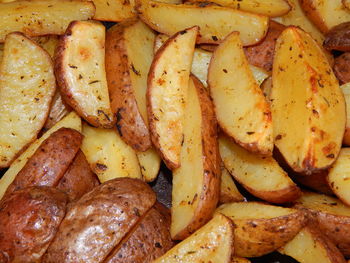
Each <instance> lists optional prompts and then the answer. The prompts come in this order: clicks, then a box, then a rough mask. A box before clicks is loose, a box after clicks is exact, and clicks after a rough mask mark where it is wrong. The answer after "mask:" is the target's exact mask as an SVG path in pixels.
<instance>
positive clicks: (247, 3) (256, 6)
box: [190, 0, 291, 17]
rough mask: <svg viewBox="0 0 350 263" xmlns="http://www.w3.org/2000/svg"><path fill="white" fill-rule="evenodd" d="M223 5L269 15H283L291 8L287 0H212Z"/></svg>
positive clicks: (199, 0)
mask: <svg viewBox="0 0 350 263" xmlns="http://www.w3.org/2000/svg"><path fill="white" fill-rule="evenodd" d="M190 2H203V1H201V0H190ZM211 2H213V3H216V4H219V5H221V6H227V7H231V8H234V9H238V10H242V11H246V12H250V13H254V14H260V15H265V16H269V17H275V16H282V15H284V14H287V13H288V12H289V10H290V9H291V7H290V5H289V4H288V2H287V1H286V0H243V1H242V0H233V1H232V0H211Z"/></svg>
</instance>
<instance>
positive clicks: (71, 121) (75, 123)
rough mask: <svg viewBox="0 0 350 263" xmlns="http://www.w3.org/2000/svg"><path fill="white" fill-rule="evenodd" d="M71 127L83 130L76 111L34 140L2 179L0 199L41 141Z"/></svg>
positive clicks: (0, 180)
mask: <svg viewBox="0 0 350 263" xmlns="http://www.w3.org/2000/svg"><path fill="white" fill-rule="evenodd" d="M62 127H65V128H71V129H75V130H77V131H79V132H81V119H80V117H79V116H78V115H77V114H76V113H75V112H71V113H69V114H68V115H67V116H66V117H65V118H63V119H62V120H61V121H59V122H58V123H56V124H55V125H54V126H53V127H52V128H51V129H50V130H48V131H47V132H45V133H44V134H43V135H42V136H41V137H40V138H39V139H37V140H36V141H34V142H33V143H32V144H31V145H30V146H29V147H28V148H27V149H26V150H25V151H24V152H23V153H22V154H21V155H20V156H19V157H18V158H17V159H16V160H15V161H14V162H13V163H12V164H11V166H10V168H9V169H8V170H7V171H6V173H5V174H4V175H3V176H2V178H1V179H0V200H1V198H2V197H3V195H4V193H5V191H6V189H7V187H8V186H9V185H10V184H11V183H12V182H13V180H14V179H15V177H16V175H17V173H18V172H19V171H20V170H21V169H22V168H23V167H24V165H25V164H26V163H27V161H28V159H29V158H30V157H31V156H32V155H33V154H34V152H35V151H36V150H37V149H38V147H39V146H40V145H41V143H42V142H43V141H44V140H46V139H47V138H48V137H49V136H50V135H51V134H52V133H54V132H55V131H57V130H59V129H60V128H62Z"/></svg>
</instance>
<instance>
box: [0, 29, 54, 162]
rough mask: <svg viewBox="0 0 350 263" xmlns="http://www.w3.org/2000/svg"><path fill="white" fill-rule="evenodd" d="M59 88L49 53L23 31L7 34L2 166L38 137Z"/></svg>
mask: <svg viewBox="0 0 350 263" xmlns="http://www.w3.org/2000/svg"><path fill="white" fill-rule="evenodd" d="M55 90H56V79H55V75H54V70H53V63H52V60H51V58H50V56H49V54H48V53H47V52H46V51H45V50H43V49H42V48H41V47H40V46H38V45H37V44H36V43H35V42H34V41H32V40H30V39H29V38H27V37H26V36H24V35H23V34H22V33H11V34H9V35H7V37H6V41H5V45H4V55H3V59H2V63H1V65H0V123H1V125H0V168H4V167H8V166H10V164H11V162H12V161H13V160H14V159H15V158H16V157H17V156H18V155H19V154H20V152H21V151H22V150H24V149H25V148H26V147H27V146H28V144H29V143H31V142H32V141H34V140H35V139H36V137H37V135H38V133H39V132H40V130H41V128H42V127H43V126H44V124H45V121H46V118H47V116H48V114H49V111H50V104H51V101H52V97H53V95H54V93H55Z"/></svg>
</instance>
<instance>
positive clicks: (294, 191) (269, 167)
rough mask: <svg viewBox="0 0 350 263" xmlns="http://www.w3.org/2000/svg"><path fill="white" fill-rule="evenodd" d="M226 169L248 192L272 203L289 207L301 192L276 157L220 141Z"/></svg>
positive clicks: (226, 140) (224, 140) (225, 138)
mask: <svg viewBox="0 0 350 263" xmlns="http://www.w3.org/2000/svg"><path fill="white" fill-rule="evenodd" d="M219 148H220V155H221V158H222V161H223V163H224V164H225V167H226V169H227V170H228V171H229V172H230V173H231V174H232V176H233V177H234V178H235V179H236V181H237V182H239V183H240V184H241V185H242V186H243V187H244V188H245V189H246V190H247V191H248V192H250V193H251V194H252V195H254V196H256V197H258V198H261V199H263V200H265V201H268V202H271V203H286V202H291V201H294V200H295V199H297V198H298V197H299V196H300V189H299V188H298V186H296V185H295V184H294V183H293V181H292V180H291V179H290V178H289V177H288V174H287V173H286V172H285V171H283V169H282V168H281V167H280V166H279V165H278V163H277V162H276V160H275V159H274V158H273V157H261V156H258V155H255V154H252V153H250V152H248V151H247V150H245V149H243V148H242V147H240V146H238V145H237V144H235V143H234V142H233V141H231V140H230V139H229V138H227V137H225V136H221V137H220V138H219Z"/></svg>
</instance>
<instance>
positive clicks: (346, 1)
mask: <svg viewBox="0 0 350 263" xmlns="http://www.w3.org/2000/svg"><path fill="white" fill-rule="evenodd" d="M342 2H343V5H344V6H345V7H346V8H347V9H348V10H350V0H343V1H342Z"/></svg>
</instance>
